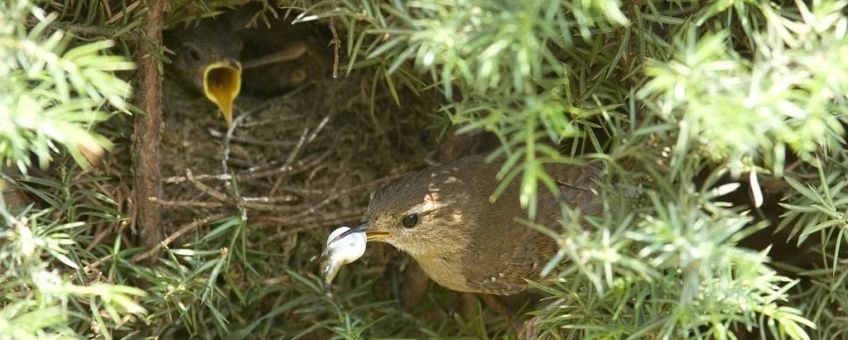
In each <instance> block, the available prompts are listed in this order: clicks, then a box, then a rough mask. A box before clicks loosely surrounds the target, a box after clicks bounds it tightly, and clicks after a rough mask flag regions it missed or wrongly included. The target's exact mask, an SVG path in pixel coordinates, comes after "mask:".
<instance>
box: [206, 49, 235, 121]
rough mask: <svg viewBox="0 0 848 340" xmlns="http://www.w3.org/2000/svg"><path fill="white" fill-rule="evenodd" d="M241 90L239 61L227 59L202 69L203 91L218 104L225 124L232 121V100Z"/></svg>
mask: <svg viewBox="0 0 848 340" xmlns="http://www.w3.org/2000/svg"><path fill="white" fill-rule="evenodd" d="M239 92H241V63H239V62H238V61H235V60H232V59H227V60H224V61H220V62H216V63H212V64H209V65H208V66H206V68H205V69H204V70H203V93H205V94H206V98H209V100H210V101H212V102H213V103H215V105H218V108H219V109H221V113H222V114H223V115H224V120H226V121H227V126H230V125H231V124H232V123H233V101H235V99H236V97H238V95H239Z"/></svg>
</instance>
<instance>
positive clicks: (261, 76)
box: [165, 6, 313, 126]
mask: <svg viewBox="0 0 848 340" xmlns="http://www.w3.org/2000/svg"><path fill="white" fill-rule="evenodd" d="M256 11H258V9H256V8H254V7H253V6H244V7H242V8H240V9H238V10H235V11H228V12H224V13H223V14H220V15H218V16H215V17H212V18H206V19H203V20H199V21H198V22H197V23H196V24H195V25H190V26H180V27H175V28H173V29H170V30H168V31H166V32H165V45H166V46H168V48H169V49H170V50H172V51H173V52H174V58H173V61H172V65H171V70H172V71H173V73H174V74H175V75H176V79H177V81H178V82H180V83H181V84H182V85H183V87H186V88H188V89H190V90H193V91H194V92H198V93H202V94H204V95H205V96H206V98H207V99H208V100H209V101H211V102H212V103H214V104H215V105H216V106H217V107H218V109H219V110H220V111H221V114H222V115H223V117H224V120H225V121H226V123H227V126H231V125H232V121H233V103H234V101H235V99H236V98H237V97H238V96H239V95H240V94H241V92H242V90H246V91H247V92H248V93H260V94H271V95H273V94H279V93H280V91H285V90H291V89H292V87H293V86H295V85H297V84H299V83H300V82H303V78H304V77H305V75H304V71H303V70H301V68H302V67H300V64H291V62H292V61H295V60H297V59H299V58H301V57H303V56H304V55H306V54H307V51H308V46H307V45H306V44H305V43H304V42H303V41H304V40H305V39H304V36H307V35H309V34H310V33H311V30H312V29H313V27H312V26H310V25H305V24H298V25H293V24H292V23H291V21H289V20H283V19H282V18H277V20H271V21H267V22H266V23H265V24H255V25H251V24H249V23H250V22H251V21H252V18H253V14H255V13H256ZM248 26H249V27H248ZM293 65H295V66H293ZM245 76H247V77H246V78H245Z"/></svg>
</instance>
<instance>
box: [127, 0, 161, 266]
mask: <svg viewBox="0 0 848 340" xmlns="http://www.w3.org/2000/svg"><path fill="white" fill-rule="evenodd" d="M164 8H165V1H164V0H150V3H149V7H148V10H147V17H146V18H145V20H144V26H143V29H142V33H143V35H144V36H143V38H142V39H140V40H139V48H140V52H139V53H138V54H137V55H136V62H137V64H138V66H139V83H138V92H137V96H136V105H137V106H138V107H139V108H140V109H141V110H142V111H144V112H145V114H143V115H138V116H136V120H135V136H134V140H133V142H134V143H133V144H134V150H133V151H134V153H133V167H134V172H135V178H134V182H135V183H134V186H135V203H136V218H137V219H138V221H137V222H138V223H137V224H138V225H140V226H141V240H142V243H143V244H144V246H145V247H146V248H147V249H151V250H153V249H157V251H158V249H159V248H156V245H157V244H159V242H160V241H161V240H162V223H161V214H160V211H161V209H160V206H159V204H156V203H155V202H152V201H151V200H150V198H152V197H159V196H161V194H162V183H161V180H160V172H159V171H160V170H159V141H160V136H159V129H160V126H161V125H162V117H161V116H162V74H161V73H160V72H159V70H160V67H159V66H160V65H159V62H158V60H157V58H156V56H158V55H159V51H160V50H161V49H162V26H163V22H164V11H163V10H164ZM151 255H156V252H151Z"/></svg>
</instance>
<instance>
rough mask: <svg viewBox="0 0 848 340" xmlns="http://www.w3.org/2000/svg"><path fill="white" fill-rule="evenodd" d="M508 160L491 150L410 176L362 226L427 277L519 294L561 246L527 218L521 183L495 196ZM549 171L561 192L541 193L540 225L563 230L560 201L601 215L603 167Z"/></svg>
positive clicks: (378, 196) (387, 192)
mask: <svg viewBox="0 0 848 340" xmlns="http://www.w3.org/2000/svg"><path fill="white" fill-rule="evenodd" d="M502 165H503V160H500V161H494V162H490V163H487V162H486V161H485V156H484V155H475V156H469V157H465V158H462V159H459V160H456V161H453V162H449V163H445V164H442V165H440V166H437V167H433V168H429V169H425V170H423V171H420V172H417V173H413V174H410V175H407V176H405V177H403V178H401V179H399V180H397V181H396V182H394V183H392V184H389V185H387V186H386V187H383V188H382V189H380V190H378V191H377V192H376V193H375V194H374V197H373V198H372V200H371V203H370V205H369V206H368V209H367V211H366V213H365V216H364V220H365V222H363V223H362V225H360V227H359V228H357V229H356V230H358V231H365V232H366V234H367V237H368V239H369V240H377V241H382V242H386V243H389V244H391V245H393V246H395V247H396V248H398V249H400V250H402V251H405V252H407V253H408V254H409V255H411V256H412V257H413V258H414V259H415V260H416V261H417V262H418V264H419V265H420V266H421V268H422V269H423V270H424V272H425V273H426V274H427V276H429V277H430V278H431V279H432V280H433V281H436V283H438V284H440V285H442V286H444V287H447V288H449V289H452V290H456V291H461V292H472V293H487V294H496V295H510V294H515V293H518V292H520V291H522V290H524V289H525V288H527V281H526V280H525V279H538V278H539V272H540V271H541V269H542V267H543V266H544V265H545V263H546V262H547V261H548V260H549V259H550V258H551V257H552V256H553V254H554V253H555V252H556V251H557V249H558V246H557V244H556V242H555V241H554V240H553V239H551V238H550V237H548V236H545V235H543V234H541V233H540V232H538V231H536V230H534V229H531V228H529V227H527V226H526V225H524V224H522V223H521V222H519V219H526V216H527V212H526V211H525V210H524V209H522V208H521V205H520V203H519V190H520V184H519V183H517V181H513V183H511V184H509V185H508V186H507V187H506V190H504V191H503V192H502V193H501V194H500V197H499V198H498V199H497V200H495V201H494V202H490V200H489V197H490V196H491V195H492V193H493V192H494V190H495V188H496V187H497V185H498V180H497V178H496V174H497V173H498V171H499V170H500V169H501V166H502ZM545 170H546V172H547V173H548V174H549V175H550V176H551V178H553V179H554V180H555V181H556V182H557V184H559V186H560V194H559V195H558V197H554V195H552V194H550V193H548V190H539V191H538V192H539V195H538V206H537V212H536V219H535V222H536V223H538V224H541V225H544V226H547V227H549V228H557V226H558V225H559V224H558V222H557V220H558V219H561V218H562V210H561V207H560V204H565V205H568V206H570V207H572V208H576V209H579V210H580V211H581V212H582V213H584V214H598V213H600V210H601V208H600V204H599V203H598V199H597V193H596V191H595V190H594V188H595V187H596V180H597V179H598V178H599V177H600V175H601V169H600V168H599V167H596V166H593V165H584V166H578V165H565V164H551V165H546V166H545Z"/></svg>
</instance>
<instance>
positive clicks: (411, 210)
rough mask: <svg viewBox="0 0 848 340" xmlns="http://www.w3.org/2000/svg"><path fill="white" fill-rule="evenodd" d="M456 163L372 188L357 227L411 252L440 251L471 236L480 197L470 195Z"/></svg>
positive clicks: (467, 182)
mask: <svg viewBox="0 0 848 340" xmlns="http://www.w3.org/2000/svg"><path fill="white" fill-rule="evenodd" d="M458 170H459V169H458V168H457V167H439V168H434V169H428V170H424V171H421V172H418V173H414V174H411V175H407V176H405V177H403V178H401V179H399V180H397V181H396V182H394V183H392V184H389V185H387V186H385V187H383V188H382V189H380V190H378V191H377V192H376V193H374V196H373V198H372V199H371V203H370V204H369V206H368V209H367V211H366V213H365V216H364V220H365V222H363V223H362V224H361V225H360V226H359V228H357V230H359V231H365V232H366V235H367V237H368V239H369V240H372V241H382V242H386V243H389V244H391V245H393V246H395V247H396V248H398V249H400V250H402V251H405V252H407V253H409V254H410V255H412V256H413V257H420V256H440V255H443V254H445V253H447V252H451V251H456V250H459V249H460V248H462V247H464V246H465V245H467V244H468V243H469V241H470V234H471V229H472V228H471V227H472V225H473V224H475V223H478V221H477V217H479V214H480V211H481V209H482V208H483V205H485V204H488V202H487V201H486V200H485V198H484V199H483V200H475V199H474V195H473V189H472V188H471V186H473V185H474V184H475V183H471V182H473V181H472V180H471V179H469V178H466V177H465V176H463V174H461V173H460V172H459V171H458Z"/></svg>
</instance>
